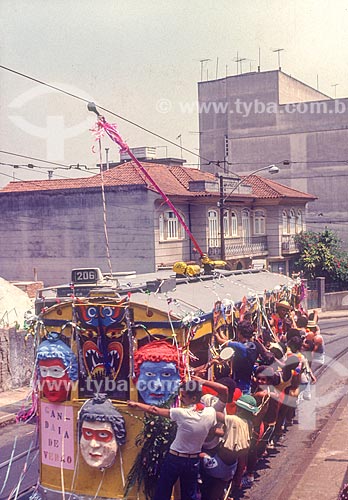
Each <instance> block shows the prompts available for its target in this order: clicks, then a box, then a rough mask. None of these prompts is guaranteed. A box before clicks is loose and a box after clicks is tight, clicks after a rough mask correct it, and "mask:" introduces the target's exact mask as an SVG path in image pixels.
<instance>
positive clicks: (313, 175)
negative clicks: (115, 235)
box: [198, 71, 348, 246]
mask: <svg viewBox="0 0 348 500" xmlns="http://www.w3.org/2000/svg"><path fill="white" fill-rule="evenodd" d="M198 96H199V110H200V114H199V130H200V154H201V156H202V157H204V158H205V159H208V160H210V162H209V163H208V162H205V161H202V164H201V169H202V170H204V171H210V172H212V173H216V172H222V171H223V172H225V173H226V172H229V171H237V172H240V173H246V172H248V173H249V172H251V171H254V170H255V169H257V168H258V167H262V166H266V165H270V164H277V165H278V166H280V167H281V171H280V173H279V175H278V177H277V180H279V182H281V183H284V184H286V185H287V186H290V187H292V188H294V189H298V190H300V191H304V192H310V193H312V194H314V195H315V196H316V197H317V199H316V201H315V202H314V203H311V204H310V205H309V206H308V213H307V214H306V220H307V227H308V229H311V230H313V231H321V230H323V229H324V227H325V226H328V227H329V228H330V229H332V230H335V231H337V233H338V235H339V236H340V237H341V238H342V240H343V242H344V243H345V244H346V246H348V215H347V214H348V197H347V194H346V190H347V185H348V99H347V98H346V99H331V98H330V97H329V96H327V95H325V94H323V93H321V92H319V91H318V90H315V89H313V88H312V87H310V86H308V85H306V84H304V83H303V82H300V81H298V80H296V79H295V78H293V77H291V76H289V75H287V74H285V73H283V72H281V71H267V72H258V73H246V74H241V75H236V76H229V77H227V78H222V79H219V80H212V81H206V82H200V83H199V84H198Z"/></svg>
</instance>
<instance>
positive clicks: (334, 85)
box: [331, 83, 339, 99]
mask: <svg viewBox="0 0 348 500" xmlns="http://www.w3.org/2000/svg"><path fill="white" fill-rule="evenodd" d="M337 85H339V83H334V84H333V85H331V87H334V89H335V99H336V87H337Z"/></svg>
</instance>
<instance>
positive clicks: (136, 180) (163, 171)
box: [0, 161, 215, 196]
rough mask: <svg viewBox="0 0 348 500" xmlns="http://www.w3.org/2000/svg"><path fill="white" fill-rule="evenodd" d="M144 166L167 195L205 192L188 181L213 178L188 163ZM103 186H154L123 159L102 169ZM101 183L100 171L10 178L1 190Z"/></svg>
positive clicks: (49, 189) (82, 187)
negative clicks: (85, 174)
mask: <svg viewBox="0 0 348 500" xmlns="http://www.w3.org/2000/svg"><path fill="white" fill-rule="evenodd" d="M144 167H145V168H146V170H147V171H148V172H149V174H150V176H151V177H152V178H153V180H154V182H156V183H157V184H158V185H159V186H160V188H161V189H162V191H164V192H165V193H166V194H167V195H168V196H173V195H182V196H202V195H207V193H205V192H201V193H199V192H190V191H189V190H188V188H189V181H197V180H209V181H211V180H215V177H214V175H212V174H210V173H206V172H201V171H200V170H197V169H192V168H188V167H179V166H173V167H169V166H167V165H161V164H158V163H146V164H144ZM103 178H104V186H134V185H142V186H147V187H148V188H149V189H152V190H154V187H153V186H152V185H151V182H150V181H149V180H148V179H147V178H146V176H145V175H144V173H143V172H141V171H140V169H139V168H138V167H137V166H136V165H135V164H134V162H131V161H130V162H126V163H122V164H121V165H119V166H117V167H114V168H112V169H110V170H108V171H105V172H103ZM101 184H102V178H101V174H97V175H93V176H91V177H83V178H76V179H51V180H48V179H47V180H43V181H41V180H37V181H12V182H10V183H9V184H7V185H6V186H5V187H4V188H3V189H2V190H1V191H0V192H2V193H3V192H6V193H9V192H16V193H18V192H29V191H52V190H62V189H63V190H65V189H88V188H95V187H100V186H101Z"/></svg>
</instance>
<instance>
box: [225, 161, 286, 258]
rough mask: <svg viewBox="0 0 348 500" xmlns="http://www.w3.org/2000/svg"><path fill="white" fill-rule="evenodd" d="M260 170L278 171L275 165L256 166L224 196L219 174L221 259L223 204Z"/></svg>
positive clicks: (273, 172) (271, 172) (270, 172)
mask: <svg viewBox="0 0 348 500" xmlns="http://www.w3.org/2000/svg"><path fill="white" fill-rule="evenodd" d="M262 170H268V173H269V174H277V173H278V172H279V167H277V165H266V166H265V167H261V168H258V169H256V170H254V171H253V172H251V173H250V174H248V175H247V176H246V177H244V178H243V179H240V180H239V181H238V182H237V184H236V185H235V186H234V187H233V188H232V189H231V191H230V192H229V193H228V195H227V196H224V177H223V175H220V177H219V181H220V200H219V203H218V207H219V208H220V247H221V260H225V234H224V206H225V202H226V200H227V199H228V198H229V197H230V196H231V194H232V193H234V192H235V191H236V190H237V189H238V188H239V186H240V185H241V184H243V183H245V182H246V181H247V180H248V179H249V177H251V176H252V175H255V174H257V173H258V172H261V171H262Z"/></svg>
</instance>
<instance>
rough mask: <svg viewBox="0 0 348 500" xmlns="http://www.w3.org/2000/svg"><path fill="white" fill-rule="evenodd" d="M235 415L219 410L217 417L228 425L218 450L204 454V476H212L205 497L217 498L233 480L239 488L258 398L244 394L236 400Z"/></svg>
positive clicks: (204, 493)
mask: <svg viewBox="0 0 348 500" xmlns="http://www.w3.org/2000/svg"><path fill="white" fill-rule="evenodd" d="M236 407H237V412H236V414H235V415H225V414H224V413H221V412H217V413H216V418H217V420H218V421H219V422H223V423H224V424H225V432H224V436H223V439H222V443H221V446H220V447H219V448H218V450H217V453H216V454H215V455H214V456H213V457H211V456H210V455H208V454H206V453H203V454H201V458H202V466H203V471H204V475H206V476H210V481H209V482H207V484H206V488H205V489H204V492H203V495H202V500H218V499H220V498H221V497H222V495H223V492H224V490H225V488H226V487H228V485H229V483H230V482H231V480H233V483H232V484H233V487H234V489H237V490H240V486H241V479H242V475H243V472H244V469H245V464H246V458H247V455H248V450H249V446H250V440H251V435H252V420H253V416H254V415H255V414H256V413H257V412H258V410H259V409H258V406H257V404H256V400H255V398H253V397H252V396H250V395H249V394H243V395H242V396H240V398H239V399H237V400H236Z"/></svg>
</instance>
